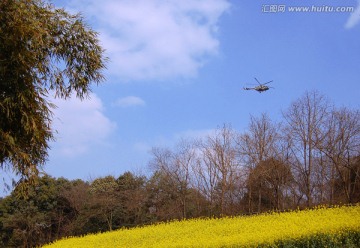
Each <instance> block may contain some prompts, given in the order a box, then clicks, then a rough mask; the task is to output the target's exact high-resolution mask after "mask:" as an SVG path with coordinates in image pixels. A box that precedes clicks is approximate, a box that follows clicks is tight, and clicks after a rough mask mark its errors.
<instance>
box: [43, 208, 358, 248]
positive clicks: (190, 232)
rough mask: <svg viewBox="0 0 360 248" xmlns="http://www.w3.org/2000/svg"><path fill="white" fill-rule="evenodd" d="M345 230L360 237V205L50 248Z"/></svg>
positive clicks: (239, 240)
mask: <svg viewBox="0 0 360 248" xmlns="http://www.w3.org/2000/svg"><path fill="white" fill-rule="evenodd" d="M344 231H355V232H360V205H357V206H348V207H335V208H324V207H317V208H314V209H311V210H304V211H293V212H285V213H272V214H261V215H256V216H241V217H225V218H221V219H193V220H184V221H173V222H169V223H162V224H156V225H151V226H145V227H137V228H133V229H122V230H118V231H113V232H107V233H101V234H92V235H87V236H85V237H79V238H76V237H75V238H67V239H62V240H60V241H57V242H55V243H53V244H49V245H45V246H44V248H57V247H61V248H67V247H69V248H70V247H71V248H72V247H77V248H81V247H84V248H85V247H86V248H91V247H94V248H102V247H104V248H105V247H106V248H108V247H132V248H133V247H134V248H136V247H154V248H156V247H234V246H236V247H239V246H241V247H254V246H257V245H259V244H262V245H264V244H267V245H274V244H275V242H277V241H279V240H298V239H301V238H305V237H309V236H314V235H322V234H326V235H333V239H336V238H337V237H338V236H340V235H341V234H342V233H343V232H344Z"/></svg>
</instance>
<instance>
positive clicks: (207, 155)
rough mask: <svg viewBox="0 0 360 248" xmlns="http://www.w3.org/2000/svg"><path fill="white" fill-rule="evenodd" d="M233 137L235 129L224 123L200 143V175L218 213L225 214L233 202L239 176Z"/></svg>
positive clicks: (234, 136)
mask: <svg viewBox="0 0 360 248" xmlns="http://www.w3.org/2000/svg"><path fill="white" fill-rule="evenodd" d="M235 138H236V133H235V131H234V130H233V129H232V128H231V127H229V126H227V125H224V126H223V127H222V128H218V129H217V130H216V132H215V133H214V134H213V135H209V136H208V137H207V138H206V140H204V141H203V142H202V145H201V153H202V161H203V166H202V167H201V171H200V175H201V177H202V179H203V180H204V183H203V184H204V186H205V187H206V188H207V191H208V192H207V195H208V196H209V197H210V198H209V199H210V202H211V204H213V203H216V204H217V206H218V207H219V213H220V215H223V214H225V213H226V211H227V210H228V209H229V208H228V207H229V206H231V205H233V204H234V202H235V194H234V189H235V187H234V185H235V183H236V180H237V179H238V178H239V177H238V176H237V172H238V170H239V163H238V159H237V152H236V144H235ZM214 200H216V201H214ZM212 207H213V205H212Z"/></svg>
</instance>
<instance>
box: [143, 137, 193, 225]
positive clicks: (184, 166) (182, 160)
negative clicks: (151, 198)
mask: <svg viewBox="0 0 360 248" xmlns="http://www.w3.org/2000/svg"><path fill="white" fill-rule="evenodd" d="M151 152H152V155H153V160H152V161H151V163H150V166H151V167H152V168H153V169H154V170H155V171H159V172H162V173H163V174H165V175H167V176H168V177H169V178H171V180H172V181H174V182H175V183H176V185H177V191H178V192H177V193H178V195H179V196H180V201H181V205H182V218H186V217H187V216H186V213H187V198H188V195H189V192H190V191H189V188H190V184H191V169H192V168H193V167H194V166H193V164H194V163H195V160H196V156H195V155H196V154H195V149H194V144H193V142H191V141H189V140H184V139H183V140H181V141H180V142H179V143H178V144H177V146H176V148H175V151H171V150H169V149H162V148H153V149H152V151H151Z"/></svg>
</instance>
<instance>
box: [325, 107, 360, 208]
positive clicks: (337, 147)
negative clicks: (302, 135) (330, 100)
mask: <svg viewBox="0 0 360 248" xmlns="http://www.w3.org/2000/svg"><path fill="white" fill-rule="evenodd" d="M319 148H320V149H321V151H322V152H323V153H325V155H326V156H327V157H328V158H329V159H330V161H331V163H332V168H331V169H332V170H331V171H332V178H331V179H332V180H331V193H330V199H331V201H333V198H334V190H335V189H334V187H335V179H336V178H338V179H339V181H340V186H341V188H342V192H343V195H344V196H345V200H346V201H347V202H349V203H352V202H354V199H353V196H354V194H355V193H356V192H355V191H356V185H358V183H359V181H360V174H359V168H358V167H357V166H356V162H354V160H355V159H356V158H357V157H359V155H360V112H359V111H358V110H355V111H353V110H349V109H347V108H342V109H339V110H334V111H332V113H331V116H330V117H329V118H328V121H327V130H326V133H325V141H324V142H323V143H322V144H321V146H319ZM335 173H336V175H335Z"/></svg>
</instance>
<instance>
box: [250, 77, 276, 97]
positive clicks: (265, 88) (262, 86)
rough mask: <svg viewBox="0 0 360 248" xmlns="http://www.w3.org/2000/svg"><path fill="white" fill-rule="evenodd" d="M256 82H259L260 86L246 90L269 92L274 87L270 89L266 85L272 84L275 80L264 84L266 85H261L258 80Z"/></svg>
mask: <svg viewBox="0 0 360 248" xmlns="http://www.w3.org/2000/svg"><path fill="white" fill-rule="evenodd" d="M255 80H256V82H258V84H259V86H255V87H253V88H247V87H244V90H256V91H257V92H259V93H262V92H263V91H267V90H269V89H270V88H273V87H269V86H267V85H266V84H269V83H271V82H272V81H273V80H271V81H269V82H267V83H264V84H262V83H260V82H259V80H257V79H256V78H255Z"/></svg>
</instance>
